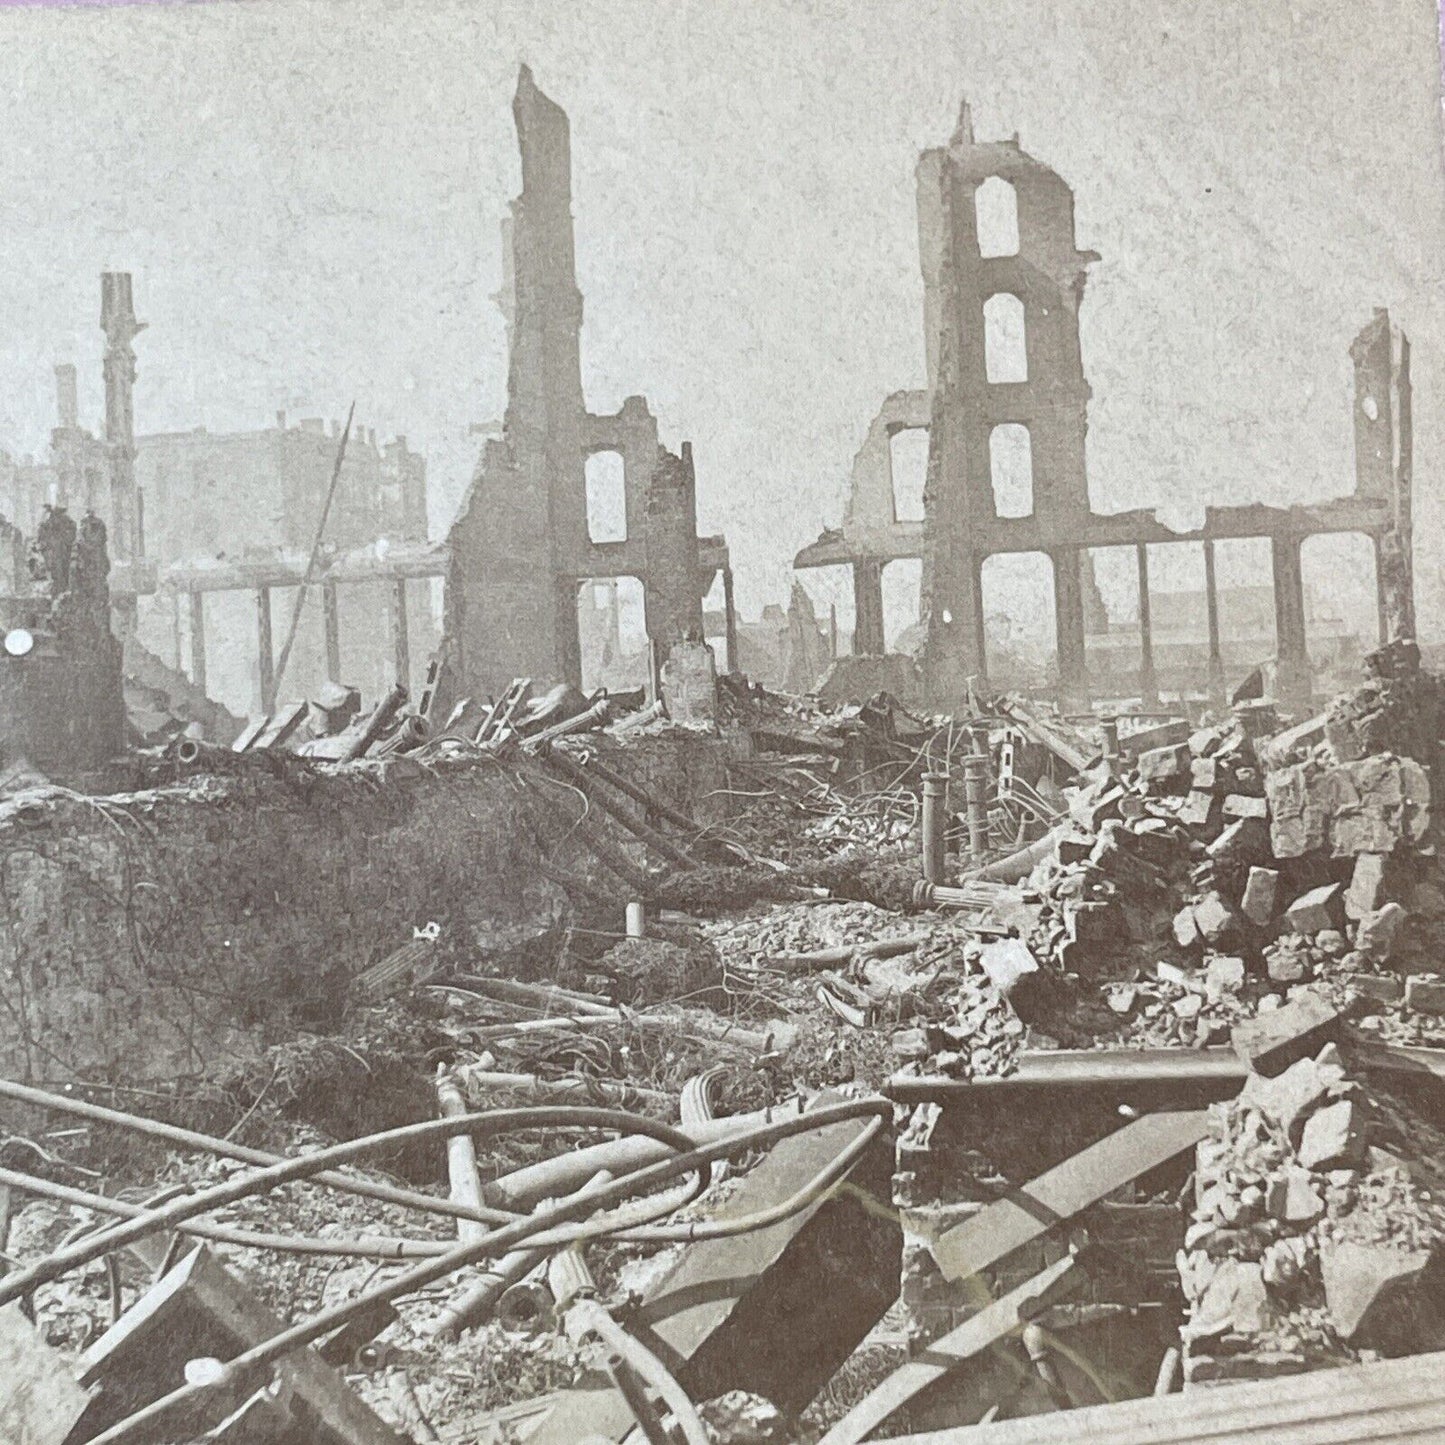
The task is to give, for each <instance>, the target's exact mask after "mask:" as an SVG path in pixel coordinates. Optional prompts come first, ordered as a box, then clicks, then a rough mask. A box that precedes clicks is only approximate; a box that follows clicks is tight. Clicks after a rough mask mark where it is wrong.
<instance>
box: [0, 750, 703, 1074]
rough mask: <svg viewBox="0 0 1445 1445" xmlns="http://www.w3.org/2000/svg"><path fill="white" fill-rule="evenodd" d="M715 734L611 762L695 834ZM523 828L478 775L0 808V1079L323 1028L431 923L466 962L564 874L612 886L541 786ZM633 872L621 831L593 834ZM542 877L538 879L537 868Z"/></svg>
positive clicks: (122, 1070) (294, 771)
mask: <svg viewBox="0 0 1445 1445" xmlns="http://www.w3.org/2000/svg"><path fill="white" fill-rule="evenodd" d="M729 755H730V752H729V744H727V743H726V742H725V741H723V740H704V739H699V738H697V737H696V736H692V737H690V738H688V739H687V740H686V741H682V740H679V739H677V738H675V737H672V736H670V735H663V736H659V737H655V738H640V739H636V740H633V741H631V742H629V744H628V745H627V746H626V747H622V748H615V749H612V750H610V751H609V755H608V756H609V761H610V762H611V764H612V766H613V767H615V768H616V769H618V770H619V771H620V772H624V773H626V774H627V775H628V776H630V777H631V778H633V779H634V780H635V781H636V782H637V783H639V784H640V785H641V786H643V787H645V788H648V789H649V790H651V791H653V792H654V793H655V794H656V795H657V796H658V797H660V798H663V799H665V800H667V801H669V802H671V803H673V804H674V805H675V806H677V807H681V808H686V809H689V810H691V811H695V812H696V814H697V815H698V816H699V817H700V818H702V819H708V818H717V817H719V816H721V815H722V814H725V812H726V811H727V801H726V796H725V787H726V775H725V773H724V770H723V763H724V760H725V759H726V757H728V756H729ZM543 796H544V799H545V801H544V803H543V804H542V805H541V806H540V807H539V806H537V805H535V804H534V805H533V810H532V811H531V812H529V811H528V810H527V809H526V808H525V807H524V806H523V804H522V802H521V795H520V793H519V791H518V788H517V785H516V780H515V778H514V777H513V776H512V775H511V774H510V773H508V772H506V771H504V770H503V769H502V767H501V766H500V765H499V764H498V763H496V762H495V761H492V760H482V761H479V762H463V763H453V764H447V763H437V764H432V765H423V764H421V763H419V762H416V761H414V760H411V759H407V758H396V759H391V760H388V761H387V762H386V763H384V764H378V763H369V764H358V765H354V766H347V767H341V768H335V769H330V770H321V769H318V768H316V767H314V766H310V765H306V764H302V763H300V761H299V760H294V759H293V760H289V761H288V762H287V763H286V765H284V766H281V765H278V766H276V767H275V768H272V767H270V766H268V765H267V761H266V759H265V757H264V756H258V757H257V758H255V759H251V758H248V759H246V761H245V763H242V762H241V760H239V759H238V760H237V769H236V771H235V772H233V773H231V774H230V775H228V776H225V777H195V778H191V779H190V780H188V781H185V782H182V783H178V784H176V785H175V786H173V787H165V788H156V789H152V790H150V791H147V792H140V793H131V794H124V795H117V796H115V797H109V798H83V797H80V796H78V795H75V794H69V793H63V792H58V791H35V792H28V793H20V794H15V795H13V796H12V797H10V798H8V799H5V800H4V801H3V802H0V908H3V913H0V917H3V926H0V1072H3V1073H4V1074H6V1075H8V1076H10V1077H25V1078H31V1079H39V1080H59V1079H62V1078H66V1077H76V1076H78V1077H81V1078H88V1079H100V1078H104V1077H107V1076H109V1077H114V1078H119V1079H124V1080H126V1081H128V1082H134V1081H135V1080H138V1079H147V1078H150V1079H158V1078H166V1077H172V1076H176V1075H182V1074H191V1073H195V1072H198V1071H200V1070H201V1069H203V1068H205V1067H207V1066H208V1065H210V1064H212V1063H215V1062H217V1061H219V1060H223V1059H225V1058H226V1057H246V1056H249V1055H251V1054H253V1053H254V1052H255V1051H256V1050H257V1049H259V1048H260V1047H262V1046H264V1045H265V1044H266V1043H268V1042H271V1041H272V1040H275V1039H278V1038H286V1037H294V1034H295V1032H296V1030H297V1029H298V1028H300V1029H308V1030H312V1031H315V1032H320V1033H324V1032H327V1031H328V1030H330V1029H332V1028H334V1027H337V1026H338V1025H339V1024H340V1022H341V1019H342V1015H343V1012H344V1009H345V1004H346V997H347V989H348V985H349V983H350V981H351V979H353V978H354V977H355V976H356V975H357V974H358V973H360V972H361V971H362V970H363V969H365V968H367V967H369V966H370V965H372V964H375V963H378V962H379V961H381V960H382V959H384V958H387V957H388V956H389V955H391V954H392V953H394V952H395V951H396V950H397V949H399V948H401V947H402V946H403V945H404V944H407V943H410V942H411V941H412V938H413V929H414V928H417V927H422V926H425V925H426V924H428V923H433V922H434V923H436V924H438V925H439V927H440V930H441V933H440V939H439V942H438V947H439V948H441V949H442V950H443V951H444V953H445V954H446V955H447V956H449V957H451V956H455V957H459V958H462V959H475V958H476V957H477V956H478V953H479V952H485V951H486V950H487V949H488V948H489V947H490V948H497V947H503V946H505V945H507V944H508V943H510V942H515V941H516V940H517V938H518V937H519V936H521V935H524V934H525V933H527V932H529V931H534V930H539V929H542V928H545V927H547V926H548V925H550V924H551V923H553V922H555V921H558V920H559V919H561V918H562V917H563V916H564V915H565V914H566V912H567V909H568V901H567V894H566V892H565V891H564V890H563V889H562V888H560V887H559V886H558V884H557V883H556V882H555V881H553V879H555V878H558V877H575V878H578V879H579V880H580V882H581V884H582V885H583V887H584V888H585V889H589V890H591V891H592V893H594V894H598V893H600V894H601V895H602V896H605V897H609V898H610V897H615V898H616V899H617V909H618V914H619V919H620V912H621V908H622V906H623V904H624V903H625V902H626V894H625V890H623V889H622V888H621V887H620V885H618V884H617V883H616V882H615V881H614V880H612V879H610V878H609V877H608V875H607V874H606V873H605V872H603V871H602V870H601V868H600V867H599V865H598V864H597V863H596V861H595V859H594V858H593V857H592V856H591V855H590V854H589V853H588V852H587V850H586V847H585V846H584V844H583V843H582V841H581V840H580V839H578V838H576V837H573V836H571V833H572V829H571V824H572V822H573V821H574V817H575V814H576V812H577V810H578V800H577V798H576V796H575V795H574V793H573V792H572V790H570V789H567V788H561V787H558V788H556V789H553V790H551V792H550V793H548V794H545V795H543ZM599 826H600V827H602V828H603V830H604V831H605V832H606V834H607V836H608V839H609V841H610V842H611V843H612V844H613V846H615V847H616V848H617V849H618V850H619V851H620V852H622V853H624V854H625V855H627V856H628V857H629V858H630V859H631V860H633V861H634V862H635V863H637V864H641V863H642V862H643V861H644V856H645V855H644V854H643V853H642V852H641V851H640V849H639V848H638V846H637V844H636V843H635V841H634V840H632V839H630V838H629V837H628V835H627V834H625V833H622V832H620V831H619V830H618V829H616V828H615V827H611V826H609V825H608V824H607V822H606V820H605V819H603V820H599ZM548 872H550V873H552V875H553V879H549V878H548V877H547V873H548Z"/></svg>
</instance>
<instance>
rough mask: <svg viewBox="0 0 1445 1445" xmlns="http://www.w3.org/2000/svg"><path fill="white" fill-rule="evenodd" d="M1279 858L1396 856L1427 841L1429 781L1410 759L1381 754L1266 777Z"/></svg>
mask: <svg viewBox="0 0 1445 1445" xmlns="http://www.w3.org/2000/svg"><path fill="white" fill-rule="evenodd" d="M1265 792H1266V795H1267V796H1268V799H1269V816H1270V833H1271V841H1272V844H1273V847H1274V853H1275V856H1276V857H1278V858H1297V857H1299V856H1300V855H1301V854H1304V853H1309V852H1313V851H1315V850H1317V849H1323V848H1329V849H1330V851H1331V852H1333V854H1334V855H1335V857H1337V858H1343V857H1355V856H1358V855H1359V854H1361V853H1386V854H1388V853H1392V852H1393V851H1394V850H1395V848H1396V847H1397V846H1398V845H1399V844H1400V843H1402V842H1405V843H1419V842H1421V841H1423V839H1424V837H1425V835H1426V833H1427V831H1428V830H1429V826H1430V807H1429V805H1430V783H1429V778H1428V775H1427V774H1426V772H1425V770H1424V769H1423V768H1422V767H1421V766H1420V765H1419V763H1417V762H1415V761H1414V760H1413V759H1411V758H1398V757H1395V756H1393V755H1391V754H1378V755H1375V756H1372V757H1368V758H1362V759H1360V760H1359V761H1357V762H1350V763H1341V764H1339V765H1338V766H1336V767H1334V768H1325V769H1321V768H1319V767H1316V766H1313V765H1311V764H1309V763H1296V764H1294V765H1293V766H1292V767H1286V768H1279V769H1276V770H1275V771H1274V772H1272V773H1270V774H1268V775H1267V777H1266V778H1265Z"/></svg>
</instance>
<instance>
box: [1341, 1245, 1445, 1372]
mask: <svg viewBox="0 0 1445 1445" xmlns="http://www.w3.org/2000/svg"><path fill="white" fill-rule="evenodd" d="M1433 1263H1434V1256H1433V1255H1432V1253H1431V1252H1430V1251H1429V1250H1401V1249H1391V1248H1389V1247H1388V1246H1386V1245H1383V1244H1365V1243H1359V1242H1356V1241H1353V1240H1350V1241H1335V1240H1324V1241H1322V1242H1321V1245H1320V1276H1321V1278H1322V1279H1323V1281H1324V1287H1325V1305H1326V1307H1327V1308H1328V1310H1329V1312H1330V1321H1331V1323H1332V1324H1333V1325H1334V1327H1335V1331H1336V1332H1337V1333H1338V1334H1339V1336H1340V1338H1341V1339H1343V1340H1345V1341H1347V1342H1348V1343H1349V1344H1351V1345H1353V1346H1355V1348H1357V1349H1373V1350H1380V1351H1382V1352H1384V1353H1386V1354H1401V1353H1406V1352H1413V1351H1414V1350H1417V1349H1420V1348H1422V1347H1427V1346H1426V1345H1425V1341H1424V1340H1423V1339H1421V1337H1420V1336H1421V1331H1420V1316H1421V1314H1422V1313H1430V1314H1434V1313H1436V1312H1437V1311H1438V1309H1439V1305H1440V1293H1441V1290H1440V1278H1439V1276H1440V1270H1439V1269H1438V1268H1434V1267H1432V1266H1433Z"/></svg>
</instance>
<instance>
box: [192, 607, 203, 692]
mask: <svg viewBox="0 0 1445 1445" xmlns="http://www.w3.org/2000/svg"><path fill="white" fill-rule="evenodd" d="M191 681H192V682H193V683H195V685H196V686H197V687H198V688H200V690H201V691H202V692H205V690H206V594H205V593H204V592H192V593H191Z"/></svg>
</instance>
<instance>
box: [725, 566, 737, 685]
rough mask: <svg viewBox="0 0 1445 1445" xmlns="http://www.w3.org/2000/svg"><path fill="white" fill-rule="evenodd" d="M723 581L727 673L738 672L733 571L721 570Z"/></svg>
mask: <svg viewBox="0 0 1445 1445" xmlns="http://www.w3.org/2000/svg"><path fill="white" fill-rule="evenodd" d="M722 579H723V626H724V628H725V629H726V641H727V649H728V669H727V670H728V671H729V672H736V671H737V670H738V613H737V607H736V605H735V604H734V602H733V569H732V567H731V566H728V567H724V568H723V569H722Z"/></svg>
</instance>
